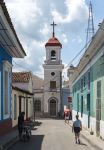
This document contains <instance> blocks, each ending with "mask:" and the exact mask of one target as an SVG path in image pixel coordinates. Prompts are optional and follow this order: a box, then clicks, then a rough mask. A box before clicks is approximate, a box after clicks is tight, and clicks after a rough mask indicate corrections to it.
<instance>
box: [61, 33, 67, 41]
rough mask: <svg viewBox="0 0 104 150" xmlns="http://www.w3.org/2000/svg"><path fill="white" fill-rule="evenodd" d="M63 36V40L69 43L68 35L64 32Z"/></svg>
mask: <svg viewBox="0 0 104 150" xmlns="http://www.w3.org/2000/svg"><path fill="white" fill-rule="evenodd" d="M62 38H63V41H64V43H67V42H68V39H67V35H66V34H64V33H63V34H62Z"/></svg>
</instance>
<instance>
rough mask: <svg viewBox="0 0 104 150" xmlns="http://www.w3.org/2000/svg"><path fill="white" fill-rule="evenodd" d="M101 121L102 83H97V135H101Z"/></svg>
mask: <svg viewBox="0 0 104 150" xmlns="http://www.w3.org/2000/svg"><path fill="white" fill-rule="evenodd" d="M100 120H101V81H98V82H97V99H96V135H97V136H99V135H100Z"/></svg>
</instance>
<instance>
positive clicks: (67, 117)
mask: <svg viewBox="0 0 104 150" xmlns="http://www.w3.org/2000/svg"><path fill="white" fill-rule="evenodd" d="M64 119H65V123H69V111H65V112H64Z"/></svg>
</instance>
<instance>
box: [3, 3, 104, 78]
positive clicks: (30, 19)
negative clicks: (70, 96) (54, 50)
mask: <svg viewBox="0 0 104 150" xmlns="http://www.w3.org/2000/svg"><path fill="white" fill-rule="evenodd" d="M5 2H6V6H7V9H8V12H9V14H10V17H11V19H12V23H13V25H14V28H15V30H16V33H17V35H18V37H19V40H20V42H21V44H22V46H23V48H24V50H25V51H26V54H27V56H26V57H25V58H24V59H23V58H22V59H14V60H13V71H31V72H33V74H35V75H37V76H40V77H43V74H44V70H43V66H42V65H43V64H44V60H45V55H46V51H45V43H46V42H47V41H48V39H49V38H51V37H52V27H51V26H50V24H51V23H52V22H53V20H54V22H55V23H56V24H57V26H56V27H55V36H56V37H57V38H58V40H59V41H60V42H61V43H62V50H61V59H62V62H63V64H64V66H65V69H64V70H63V77H64V78H66V72H67V69H68V67H69V66H70V65H71V64H73V65H75V66H76V65H77V64H78V62H79V60H80V58H81V56H82V55H83V53H84V50H83V51H82V53H81V54H80V55H78V57H77V58H76V59H75V60H74V61H73V62H72V60H73V58H74V57H75V56H76V55H77V54H78V52H79V51H80V50H81V49H83V47H84V45H85V44H86V34H87V26H88V16H89V0H5ZM91 2H92V7H93V20H94V28H95V32H96V31H97V29H98V24H99V23H100V22H102V20H103V17H104V16H103V13H102V12H103V9H104V0H100V1H99V0H92V1H91Z"/></svg>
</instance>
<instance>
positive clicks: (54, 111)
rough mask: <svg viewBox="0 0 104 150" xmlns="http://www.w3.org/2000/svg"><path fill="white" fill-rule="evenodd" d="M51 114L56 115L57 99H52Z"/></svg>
mask: <svg viewBox="0 0 104 150" xmlns="http://www.w3.org/2000/svg"><path fill="white" fill-rule="evenodd" d="M50 116H51V117H56V100H54V99H52V100H50Z"/></svg>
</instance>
